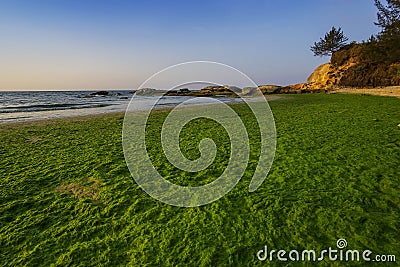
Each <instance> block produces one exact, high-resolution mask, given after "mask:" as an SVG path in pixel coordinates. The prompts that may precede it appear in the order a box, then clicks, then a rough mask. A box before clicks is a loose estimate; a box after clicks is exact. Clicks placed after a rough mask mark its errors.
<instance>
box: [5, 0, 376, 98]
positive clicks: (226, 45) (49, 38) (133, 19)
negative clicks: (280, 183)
mask: <svg viewBox="0 0 400 267" xmlns="http://www.w3.org/2000/svg"><path fill="white" fill-rule="evenodd" d="M374 21H376V8H375V6H374V4H373V0H302V1H295V0H293V1H282V0H242V1H239V0H202V1H195V0H143V1H135V0H131V1H128V0H126V1H122V0H113V1H111V0H109V1H103V0H36V1H33V0H25V1H23V0H19V1H15V0H2V1H1V2H0V36H1V39H0V40H1V41H0V90H23V89H25V90H26V89H30V90H40V89H42V90H51V89H52V90H66V89H70V90H74V89H75V90H76V89H132V88H137V87H138V86H139V85H140V84H141V83H142V82H144V81H145V80H146V79H147V78H148V77H149V76H151V75H152V74H154V73H156V72H158V71H160V70H161V69H163V68H165V67H168V66H170V65H174V64H177V63H182V62H185V61H193V60H209V61H216V62H221V63H224V64H228V65H231V66H233V67H235V68H237V69H239V70H240V71H243V72H244V73H246V74H247V75H248V76H249V77H250V78H252V79H253V80H254V81H255V82H256V83H257V84H279V85H287V84H294V83H299V82H303V81H305V80H306V79H307V77H308V75H309V74H310V73H311V72H312V71H313V69H314V68H315V67H317V66H318V65H319V64H321V63H323V62H327V61H329V58H326V57H325V58H318V57H314V56H313V54H312V52H311V51H310V49H309V47H310V46H311V45H312V44H313V43H314V42H315V41H317V40H318V39H319V38H320V37H321V36H323V35H324V34H325V32H327V31H329V30H330V28H331V27H332V26H337V27H342V29H343V31H344V33H345V34H346V35H347V36H348V37H349V39H350V40H355V41H362V40H366V39H368V38H369V36H370V35H371V34H375V33H377V32H378V30H379V29H378V28H377V27H376V26H375V25H374V24H373V22H374Z"/></svg>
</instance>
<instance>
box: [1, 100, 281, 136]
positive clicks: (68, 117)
mask: <svg viewBox="0 0 400 267" xmlns="http://www.w3.org/2000/svg"><path fill="white" fill-rule="evenodd" d="M264 97H265V98H266V99H267V101H274V100H278V99H281V98H282V97H283V96H281V95H264ZM215 104H217V103H207V104H196V105H215ZM228 104H241V103H240V102H235V101H232V102H228ZM196 105H193V106H196ZM174 107H176V105H174V106H168V107H156V108H154V109H153V111H156V112H163V111H167V110H170V109H173V108H174ZM145 111H146V110H139V109H138V110H132V111H130V112H134V113H136V112H145ZM126 112H127V108H126V109H125V110H118V111H105V112H102V113H91V114H82V115H76V114H74V115H66V116H60V117H49V118H32V119H28V120H23V119H22V120H10V121H1V122H0V126H2V127H5V126H33V125H40V124H48V123H53V122H54V123H55V122H62V121H85V120H90V119H96V118H97V119H98V118H104V117H119V116H122V117H124V116H125V114H126ZM0 131H1V130H0Z"/></svg>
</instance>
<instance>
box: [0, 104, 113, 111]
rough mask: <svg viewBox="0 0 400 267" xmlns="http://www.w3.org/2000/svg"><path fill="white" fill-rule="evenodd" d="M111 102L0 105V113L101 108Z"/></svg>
mask: <svg viewBox="0 0 400 267" xmlns="http://www.w3.org/2000/svg"><path fill="white" fill-rule="evenodd" d="M111 105H112V104H105V103H90V104H88V103H84V104H78V103H75V104H69V103H55V104H35V105H24V106H6V107H0V113H18V112H39V111H51V110H68V109H86V108H101V107H107V106H111Z"/></svg>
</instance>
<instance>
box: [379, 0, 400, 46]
mask: <svg viewBox="0 0 400 267" xmlns="http://www.w3.org/2000/svg"><path fill="white" fill-rule="evenodd" d="M386 2H387V5H386V6H385V5H383V4H382V3H381V2H380V1H379V0H375V6H376V7H377V8H378V14H377V17H378V21H377V22H375V25H378V26H379V27H380V28H381V29H382V31H381V33H380V35H379V37H380V39H381V40H383V41H385V40H393V39H394V40H397V41H399V40H400V1H399V0H386Z"/></svg>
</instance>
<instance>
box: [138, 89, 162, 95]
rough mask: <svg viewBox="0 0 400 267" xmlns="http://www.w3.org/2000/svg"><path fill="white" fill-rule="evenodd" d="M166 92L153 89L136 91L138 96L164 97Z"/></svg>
mask: <svg viewBox="0 0 400 267" xmlns="http://www.w3.org/2000/svg"><path fill="white" fill-rule="evenodd" d="M163 93H164V91H161V90H157V89H153V88H142V89H139V90H136V95H138V96H155V95H162V94H163Z"/></svg>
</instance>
